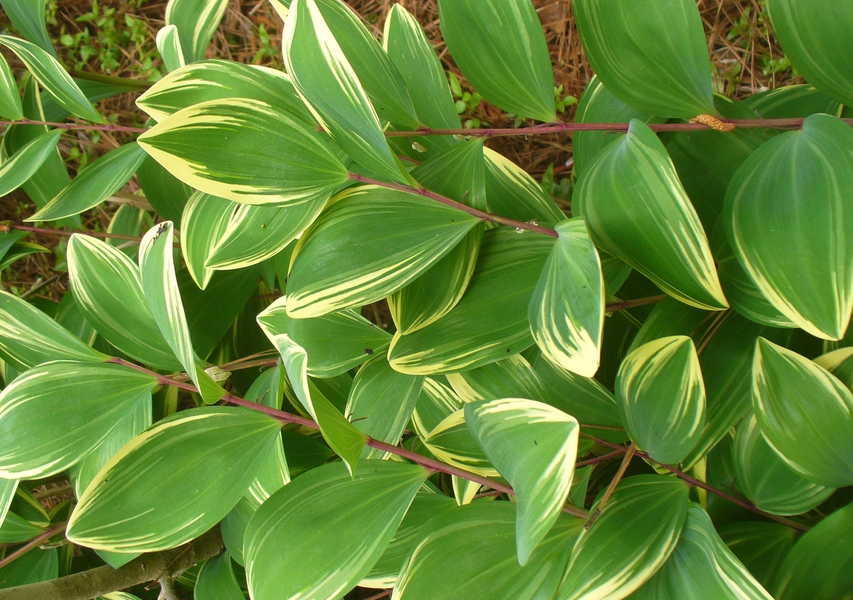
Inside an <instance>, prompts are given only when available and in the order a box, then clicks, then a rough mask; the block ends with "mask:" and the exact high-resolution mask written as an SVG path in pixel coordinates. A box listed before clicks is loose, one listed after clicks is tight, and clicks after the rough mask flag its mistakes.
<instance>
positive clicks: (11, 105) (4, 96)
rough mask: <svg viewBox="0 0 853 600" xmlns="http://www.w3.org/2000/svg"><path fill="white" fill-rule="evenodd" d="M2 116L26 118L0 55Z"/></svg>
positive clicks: (14, 86)
mask: <svg viewBox="0 0 853 600" xmlns="http://www.w3.org/2000/svg"><path fill="white" fill-rule="evenodd" d="M451 104H452V102H451ZM0 116H2V117H3V118H4V119H9V120H12V121H20V120H21V119H23V118H24V107H23V105H22V104H21V96H20V94H18V82H17V81H15V76H14V75H13V74H12V69H10V68H9V63H8V62H6V59H5V58H4V57H2V56H0Z"/></svg>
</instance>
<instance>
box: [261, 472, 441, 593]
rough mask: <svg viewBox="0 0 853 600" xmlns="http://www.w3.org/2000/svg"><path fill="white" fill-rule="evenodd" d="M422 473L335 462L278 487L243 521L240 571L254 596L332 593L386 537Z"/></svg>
mask: <svg viewBox="0 0 853 600" xmlns="http://www.w3.org/2000/svg"><path fill="white" fill-rule="evenodd" d="M428 474H429V473H428V472H427V471H426V470H424V469H423V468H421V467H419V466H417V465H410V464H400V463H394V462H390V461H365V463H364V464H363V465H362V468H361V469H359V470H358V471H356V472H355V474H354V476H353V477H350V474H349V473H348V472H347V470H346V469H345V468H344V466H343V465H342V464H341V463H333V464H330V465H325V466H322V467H319V468H317V469H313V470H311V471H309V472H308V473H305V474H304V475H301V476H300V477H298V478H297V479H295V480H294V481H293V482H292V483H291V484H290V485H288V486H285V487H284V488H282V489H281V490H280V491H278V492H277V493H276V494H274V495H273V496H272V497H271V498H270V499H269V500H267V501H266V502H265V503H264V504H263V506H261V508H260V509H258V512H256V513H255V515H254V516H253V517H252V519H251V521H249V526H248V528H247V529H246V537H245V539H246V555H245V556H246V577H247V579H248V581H249V592H250V594H251V596H252V598H254V600H296V599H297V598H318V599H319V598H329V599H331V598H339V597H341V596H342V595H343V594H344V593H345V592H347V591H348V590H349V589H350V588H352V587H354V586H355V585H356V584H357V583H358V582H359V581H360V580H361V578H362V577H364V576H365V575H366V574H367V573H368V572H369V571H370V569H371V568H372V567H373V565H374V564H375V563H376V561H377V560H379V558H380V557H381V555H382V553H383V552H384V551H385V549H386V548H387V547H388V545H389V543H390V542H391V539H392V537H393V536H394V532H395V531H396V530H397V527H398V526H399V525H400V522H401V521H402V520H403V517H404V515H405V514H406V511H407V510H408V508H409V505H410V504H411V502H412V499H413V498H414V496H415V494H416V493H417V491H418V489H419V488H420V487H421V484H422V483H423V482H424V480H425V479H426V477H427V475H428Z"/></svg>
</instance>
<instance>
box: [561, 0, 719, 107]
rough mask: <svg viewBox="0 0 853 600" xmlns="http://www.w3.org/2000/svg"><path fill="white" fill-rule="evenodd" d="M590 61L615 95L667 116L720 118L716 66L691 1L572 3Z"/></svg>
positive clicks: (587, 1) (616, 0) (696, 11)
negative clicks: (715, 91)
mask: <svg viewBox="0 0 853 600" xmlns="http://www.w3.org/2000/svg"><path fill="white" fill-rule="evenodd" d="M572 8H573V9H574V13H575V19H576V23H577V26H578V29H579V30H580V35H581V42H583V47H584V51H585V53H586V57H587V59H588V60H589V62H590V64H591V65H592V68H593V69H594V70H595V72H596V74H597V75H598V77H599V78H600V79H601V81H602V82H603V83H604V85H606V86H607V89H608V90H610V91H611V92H612V93H613V95H614V96H616V97H617V98H619V99H620V100H622V102H624V103H625V104H627V105H629V106H631V107H632V108H635V109H638V110H642V111H644V112H646V113H648V114H652V115H660V116H663V117H683V118H691V117H695V116H696V115H699V114H703V113H710V114H715V113H716V110H715V109H714V99H713V96H712V81H711V66H710V60H709V59H708V46H707V44H706V42H705V31H704V29H703V27H702V18H701V17H700V16H699V9H698V8H697V7H696V4H695V3H694V2H693V1H692V0H660V1H658V2H655V3H654V4H643V3H640V2H634V1H633V0H615V1H613V2H608V3H607V4H603V3H601V2H598V1H597V0H578V1H576V2H574V3H573V4H572Z"/></svg>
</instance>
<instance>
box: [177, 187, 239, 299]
mask: <svg viewBox="0 0 853 600" xmlns="http://www.w3.org/2000/svg"><path fill="white" fill-rule="evenodd" d="M237 206H239V205H237V204H235V203H234V202H231V200H226V199H225V198H218V197H216V196H211V195H210V194H205V193H204V192H196V193H194V194H193V195H192V196H190V199H189V200H187V203H186V205H185V206H184V213H183V215H182V217H181V249H182V250H183V254H184V261H185V262H186V263H187V270H188V271H189V272H190V276H191V277H192V278H193V281H195V284H196V285H197V286H198V287H199V289H202V290H203V289H204V288H206V287H207V284H208V283H210V278H211V277H213V269H209V268H207V266H206V264H207V261H208V258H209V257H210V255H211V254H212V252H213V249H214V247H215V246H216V244H217V243H218V242H219V240H220V239H221V238H222V235H223V234H224V233H225V230H226V229H227V228H228V223H229V221H230V220H231V216H232V215H233V214H234V209H235V208H236V207H237Z"/></svg>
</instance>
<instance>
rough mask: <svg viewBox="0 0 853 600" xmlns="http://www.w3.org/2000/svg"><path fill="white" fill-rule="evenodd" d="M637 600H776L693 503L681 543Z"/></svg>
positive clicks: (682, 532)
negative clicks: (687, 599) (688, 599)
mask: <svg viewBox="0 0 853 600" xmlns="http://www.w3.org/2000/svg"><path fill="white" fill-rule="evenodd" d="M631 598H632V599H636V600H683V599H685V598H690V599H691V600H773V597H772V596H771V595H770V594H769V593H767V590H765V589H764V588H763V587H762V586H761V584H760V583H758V581H756V580H755V577H753V576H752V574H751V573H750V572H749V571H748V570H747V569H746V567H744V566H743V564H742V563H741V562H740V561H739V560H738V559H737V557H736V556H735V555H734V554H733V553H732V551H731V550H729V549H728V547H727V546H726V544H725V543H724V542H723V540H722V539H720V536H719V535H718V534H717V531H716V529H714V524H713V523H712V522H711V518H710V517H709V516H708V513H706V512H705V511H704V510H703V509H702V507H701V506H700V505H699V504H696V503H693V502H691V503H690V508H688V509H687V520H686V521H685V523H684V529H682V530H681V536H680V537H679V538H678V544H677V545H676V546H675V550H673V551H672V554H671V555H670V557H669V559H668V560H667V561H666V563H665V564H664V565H663V566H662V567H661V568H660V570H659V571H658V572H657V573H655V575H654V577H652V578H651V579H650V580H649V581H647V582H646V583H645V585H643V587H641V588H640V589H639V590H637V591H636V592H634V593H633V594H632V595H631Z"/></svg>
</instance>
